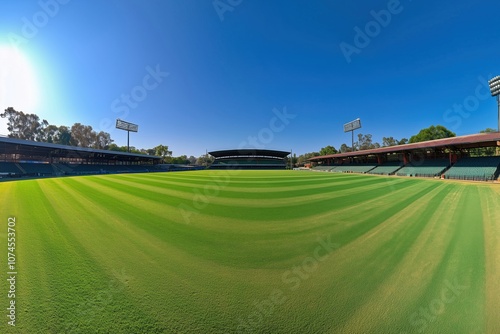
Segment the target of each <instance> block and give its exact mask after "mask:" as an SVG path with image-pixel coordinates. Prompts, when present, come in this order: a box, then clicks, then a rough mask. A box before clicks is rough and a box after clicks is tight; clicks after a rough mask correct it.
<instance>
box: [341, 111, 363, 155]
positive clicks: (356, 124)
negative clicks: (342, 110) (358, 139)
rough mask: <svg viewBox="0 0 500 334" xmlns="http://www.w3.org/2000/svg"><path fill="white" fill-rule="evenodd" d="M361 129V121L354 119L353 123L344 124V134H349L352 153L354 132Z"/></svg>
mask: <svg viewBox="0 0 500 334" xmlns="http://www.w3.org/2000/svg"><path fill="white" fill-rule="evenodd" d="M359 128H361V120H360V119H359V118H356V119H355V120H354V121H352V122H349V123H346V124H344V132H351V145H352V151H353V152H354V130H356V129H359Z"/></svg>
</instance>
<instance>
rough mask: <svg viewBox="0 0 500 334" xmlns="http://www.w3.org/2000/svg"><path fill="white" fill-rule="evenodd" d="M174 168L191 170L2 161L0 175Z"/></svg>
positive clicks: (148, 166)
mask: <svg viewBox="0 0 500 334" xmlns="http://www.w3.org/2000/svg"><path fill="white" fill-rule="evenodd" d="M174 170H189V168H180V167H172V168H161V167H160V166H159V165H101V164H70V163H53V164H49V163H28V162H20V163H17V162H0V177H2V178H6V177H10V178H12V177H50V176H63V175H69V176H71V175H92V174H116V173H146V172H161V171H174Z"/></svg>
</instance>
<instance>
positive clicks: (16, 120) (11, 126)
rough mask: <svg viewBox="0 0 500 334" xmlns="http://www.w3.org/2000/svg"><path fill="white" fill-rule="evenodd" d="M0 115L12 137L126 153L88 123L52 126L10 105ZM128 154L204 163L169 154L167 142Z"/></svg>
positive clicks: (9, 135)
mask: <svg viewBox="0 0 500 334" xmlns="http://www.w3.org/2000/svg"><path fill="white" fill-rule="evenodd" d="M0 117H2V118H6V119H7V130H8V131H9V134H8V137H9V138H15V139H23V140H31V141H37V142H44V143H52V144H60V145H67V146H77V147H87V148H93V149H100V150H110V151H117V152H127V151H128V148H127V146H118V145H116V144H115V143H114V140H113V139H112V138H111V135H110V134H109V133H108V132H104V131H99V132H97V131H95V130H94V129H93V128H92V126H90V125H84V124H81V123H75V124H73V125H72V126H71V127H70V126H66V125H59V126H58V125H53V124H49V122H48V121H47V120H45V119H43V120H42V119H40V117H39V116H38V115H36V114H28V113H24V112H22V111H17V110H15V109H14V108H12V107H9V108H7V109H5V112H4V113H3V114H0ZM130 152H131V153H137V154H146V155H156V156H160V157H163V160H164V162H165V163H172V164H193V165H194V164H196V163H197V162H200V164H202V163H204V162H205V160H206V158H205V157H204V156H202V157H199V158H195V157H193V156H190V157H189V158H188V157H187V156H185V155H181V156H179V157H173V156H172V151H170V150H169V148H168V146H167V145H161V144H160V145H157V146H155V147H153V148H150V149H137V148H135V147H133V146H131V147H130Z"/></svg>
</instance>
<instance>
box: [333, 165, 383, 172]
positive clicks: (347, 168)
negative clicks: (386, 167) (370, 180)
mask: <svg viewBox="0 0 500 334" xmlns="http://www.w3.org/2000/svg"><path fill="white" fill-rule="evenodd" d="M375 167H377V164H376V163H353V164H342V165H338V166H333V168H332V169H331V171H332V172H335V173H368V172H369V171H371V170H372V169H374V168H375Z"/></svg>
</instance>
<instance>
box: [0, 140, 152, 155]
mask: <svg viewBox="0 0 500 334" xmlns="http://www.w3.org/2000/svg"><path fill="white" fill-rule="evenodd" d="M0 154H20V155H29V156H39V157H42V156H44V157H65V158H67V157H71V158H83V159H87V158H100V159H109V160H122V161H151V160H158V161H159V160H160V159H161V157H157V156H153V155H145V154H136V153H127V152H117V151H108V150H97V149H93V148H86V147H76V146H67V145H60V144H50V143H42V142H35V141H30V140H22V139H14V138H7V137H0Z"/></svg>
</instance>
